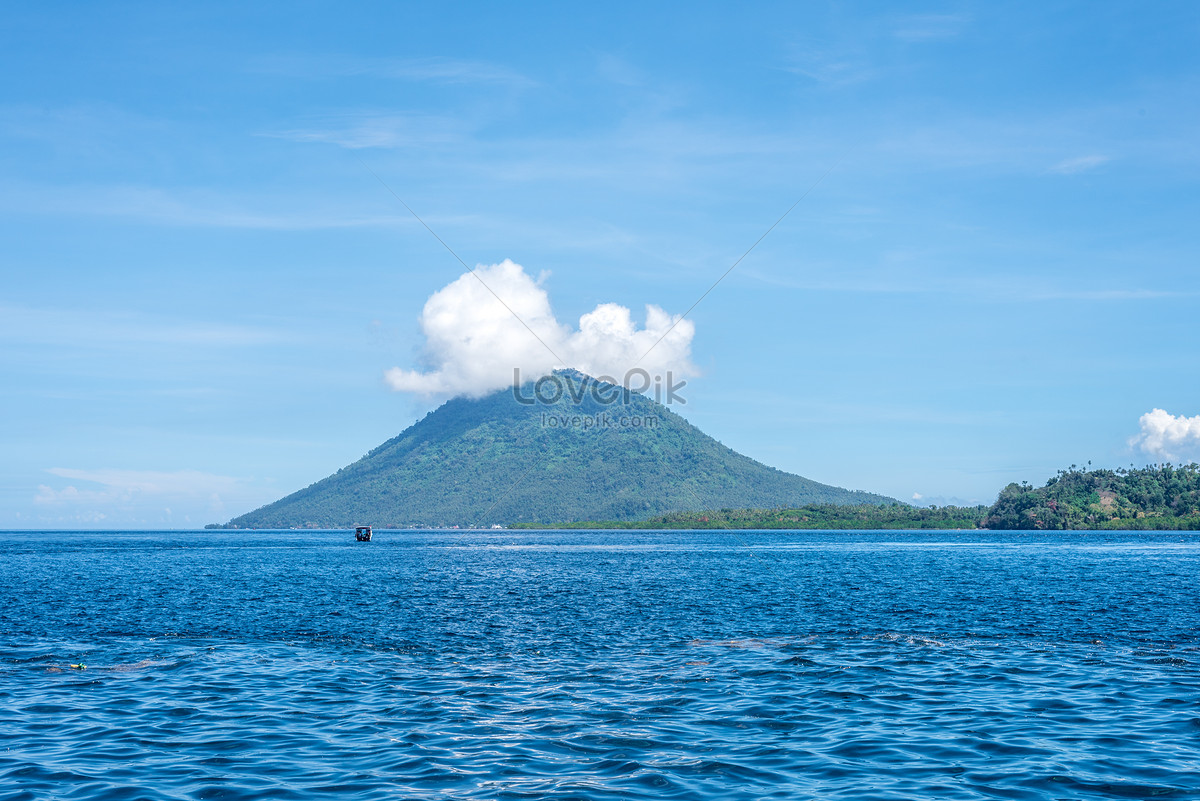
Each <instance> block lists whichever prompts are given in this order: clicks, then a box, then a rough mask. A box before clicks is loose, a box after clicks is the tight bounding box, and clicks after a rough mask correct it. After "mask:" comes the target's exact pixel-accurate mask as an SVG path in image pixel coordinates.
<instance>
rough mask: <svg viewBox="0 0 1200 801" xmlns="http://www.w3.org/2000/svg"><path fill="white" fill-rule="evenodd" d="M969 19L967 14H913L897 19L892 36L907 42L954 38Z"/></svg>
mask: <svg viewBox="0 0 1200 801" xmlns="http://www.w3.org/2000/svg"><path fill="white" fill-rule="evenodd" d="M969 21H970V19H969V18H968V17H967V16H966V15H965V14H913V15H910V16H907V17H901V18H900V19H898V20H897V21H896V23H895V28H894V29H893V30H892V36H894V37H896V38H897V39H901V40H903V41H907V42H928V41H934V40H937V39H952V38H954V37H955V36H958V35H959V34H961V33H962V31H963V29H964V28H965V27H966V26H967V23H968V22H969Z"/></svg>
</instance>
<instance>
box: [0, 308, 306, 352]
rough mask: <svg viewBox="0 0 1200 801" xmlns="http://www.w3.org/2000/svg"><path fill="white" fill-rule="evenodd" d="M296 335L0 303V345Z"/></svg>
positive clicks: (222, 341) (245, 341)
mask: <svg viewBox="0 0 1200 801" xmlns="http://www.w3.org/2000/svg"><path fill="white" fill-rule="evenodd" d="M296 339H297V337H296V335H295V334H293V333H288V332H283V331H278V330H272V329H268V328H260V327H255V326H248V325H235V324H227V323H210V322H195V321H184V320H179V319H174V318H171V319H165V318H155V317H148V316H145V315H135V314H122V313H118V312H106V311H97V310H88V309H70V310H68V309H55V308H33V307H28V306H4V305H0V343H5V344H10V345H11V344H15V343H24V344H43V345H46V344H49V345H70V346H75V347H79V346H87V347H91V348H94V347H106V346H123V345H153V346H156V347H159V346H161V347H177V346H192V345H194V346H204V347H251V346H258V345H271V344H275V343H280V342H293V341H296Z"/></svg>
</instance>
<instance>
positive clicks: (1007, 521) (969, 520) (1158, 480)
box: [510, 463, 1200, 531]
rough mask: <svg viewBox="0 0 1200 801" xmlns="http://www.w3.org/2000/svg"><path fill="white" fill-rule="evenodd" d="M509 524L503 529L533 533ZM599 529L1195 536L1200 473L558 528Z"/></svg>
mask: <svg viewBox="0 0 1200 801" xmlns="http://www.w3.org/2000/svg"><path fill="white" fill-rule="evenodd" d="M540 527H541V526H537V525H536V524H524V525H522V524H516V525H511V526H510V528H540ZM555 528H603V529H722V528H730V529H971V528H987V529H1008V530H1017V529H1021V530H1029V529H1034V530H1037V529H1145V530H1193V531H1194V530H1200V465H1197V464H1194V463H1193V464H1188V465H1184V466H1182V467H1175V466H1173V465H1169V464H1166V465H1157V466H1153V467H1145V468H1140V469H1138V468H1128V469H1125V468H1120V469H1117V470H1084V469H1082V468H1079V467H1077V466H1075V465H1071V467H1069V468H1068V469H1066V470H1060V471H1059V472H1058V475H1056V476H1054V477H1053V478H1051V479H1050V480H1049V481H1047V482H1046V485H1045V486H1044V487H1033V486H1031V485H1030V484H1026V483H1022V484H1009V485H1008V486H1007V487H1005V488H1004V490H1003V491H1002V492H1001V493H1000V497H999V498H998V499H997V500H996V503H994V504H992V506H990V507H988V506H942V507H937V506H930V507H916V506H909V505H908V504H902V503H893V504H885V505H859V506H840V505H837V504H811V505H809V506H800V507H796V508H789V509H719V510H714V511H709V512H673V513H671V514H666V515H660V516H658V517H652V518H650V519H648V520H639V521H585V522H578V523H561V524H559V525H557V526H555Z"/></svg>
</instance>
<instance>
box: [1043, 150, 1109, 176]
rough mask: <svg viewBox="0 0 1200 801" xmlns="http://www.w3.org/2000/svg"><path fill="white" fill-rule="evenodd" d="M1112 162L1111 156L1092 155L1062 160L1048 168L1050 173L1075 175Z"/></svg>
mask: <svg viewBox="0 0 1200 801" xmlns="http://www.w3.org/2000/svg"><path fill="white" fill-rule="evenodd" d="M1110 161H1112V157H1111V156H1101V155H1099V154H1093V155H1090V156H1075V157H1074V158H1069V159H1063V160H1062V161H1060V162H1058V163H1057V164H1054V165H1053V166H1051V167H1050V168H1049V170H1050V172H1053V173H1058V174H1059V175H1075V174H1077V173H1081V172H1087V171H1088V170H1094V169H1096V168H1097V167H1099V166H1101V165H1103V164H1107V163H1108V162H1110Z"/></svg>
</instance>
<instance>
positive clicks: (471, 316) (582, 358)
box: [384, 259, 697, 397]
mask: <svg viewBox="0 0 1200 801" xmlns="http://www.w3.org/2000/svg"><path fill="white" fill-rule="evenodd" d="M545 278H546V274H545V273H543V274H542V275H541V276H539V278H538V279H536V280H535V279H534V278H532V277H531V276H529V275H528V274H527V273H526V272H525V268H524V267H522V266H521V265H519V264H516V263H514V262H513V261H511V260H508V259H505V260H504V261H503V262H501V263H500V264H492V265H481V266H480V267H478V268H477V269H476V270H475V271H474V272H473V273H464V274H463V275H461V276H460V277H459V278H458V279H457V280H455V281H453V282H452V283H450V284H449V285H447V286H445V287H443V288H442V289H440V290H438V291H437V292H435V293H433V295H431V296H430V298H429V300H428V301H426V303H425V308H424V309H423V310H422V312H421V317H420V325H421V331H422V333H423V334H424V335H425V355H426V361H427V363H428V366H429V369H428V370H426V371H421V370H406V369H403V368H400V367H393V368H392V369H390V370H388V371H387V372H386V373H385V374H384V380H385V381H386V382H387V385H388V386H389V387H391V388H392V389H394V390H396V391H397V392H411V393H414V394H417V395H422V396H426V397H437V396H442V397H445V396H457V395H465V396H468V397H480V396H483V395H486V394H488V393H490V392H494V391H496V390H498V389H504V388H505V387H509V386H512V383H513V377H514V370H519V372H520V377H521V380H522V381H523V382H524V381H530V380H534V379H537V378H539V377H541V376H543V375H547V374H549V373H550V372H551V371H553V370H555V369H558V368H567V367H569V368H575V369H577V370H580V371H581V372H584V373H587V374H588V375H591V376H594V377H597V378H606V379H607V378H611V379H614V383H626V384H627V385H628V384H629V379H628V371H630V370H631V369H633V368H640V369H641V370H645V371H646V373H647V374H649V376H651V377H656V376H662V377H665V376H666V374H668V373H670V374H671V376H672V378H673V379H675V380H676V381H678V380H679V379H682V378H684V377H687V376H691V375H695V374H696V372H697V371H696V368H695V366H694V365H693V364H692V363H691V344H692V337H693V336H694V335H695V325H694V324H693V323H692V322H691V321H690V320H684V319H682V318H681V316H679V315H671V314H668V313H667V312H665V311H663V310H662V309H661V308H659V307H658V306H654V305H647V306H646V320H645V324H644V325H643V326H642V327H640V328H639V327H638V324H637V323H636V322H635V321H634V320H633V316H632V314H631V312H630V310H629V309H628V308H626V307H625V306H621V305H619V304H616V303H602V304H600V305H599V306H597V307H596V308H595V309H593V310H592V311H590V312H588V313H587V314H585V315H583V316H582V317H580V318H579V327H578V329H575V328H572V327H571V326H570V325H567V324H564V323H561V322H559V320H558V318H557V317H555V315H554V312H553V310H552V309H551V307H550V297H549V295H548V294H547V292H546V290H545V289H544V288H543V287H542V282H543V281H544V280H545ZM656 343H657V344H656ZM641 380H644V379H641V378H640V377H639V378H637V379H635V381H641Z"/></svg>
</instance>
